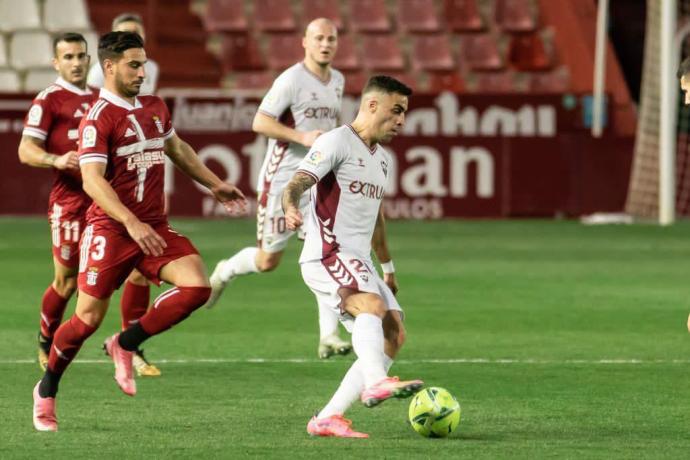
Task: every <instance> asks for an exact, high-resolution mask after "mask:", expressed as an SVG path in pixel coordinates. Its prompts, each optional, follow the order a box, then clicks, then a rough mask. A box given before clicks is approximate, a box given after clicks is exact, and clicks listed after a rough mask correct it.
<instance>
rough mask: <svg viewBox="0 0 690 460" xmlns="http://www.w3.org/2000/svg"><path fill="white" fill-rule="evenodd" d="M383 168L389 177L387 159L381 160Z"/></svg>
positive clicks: (385, 174) (384, 173)
mask: <svg viewBox="0 0 690 460" xmlns="http://www.w3.org/2000/svg"><path fill="white" fill-rule="evenodd" d="M381 169H383V175H384V176H386V177H388V163H386V162H385V161H382V162H381Z"/></svg>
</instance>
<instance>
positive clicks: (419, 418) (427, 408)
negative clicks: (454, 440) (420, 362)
mask: <svg viewBox="0 0 690 460" xmlns="http://www.w3.org/2000/svg"><path fill="white" fill-rule="evenodd" d="M409 418H410V424H411V425H412V428H413V429H414V430H415V431H416V432H417V433H419V434H421V435H422V436H425V437H427V438H445V437H446V436H448V435H449V434H450V433H452V432H453V430H455V429H456V428H457V427H458V424H459V423H460V403H458V400H457V399H455V396H453V395H452V394H450V393H449V392H448V390H446V389H444V388H438V387H430V388H424V389H423V390H421V391H420V392H419V393H417V394H416V395H414V398H412V401H411V402H410V410H409Z"/></svg>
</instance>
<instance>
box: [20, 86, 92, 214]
mask: <svg viewBox="0 0 690 460" xmlns="http://www.w3.org/2000/svg"><path fill="white" fill-rule="evenodd" d="M96 97H97V95H96V93H95V92H94V91H91V89H89V88H87V89H81V88H79V87H77V86H74V85H72V84H71V83H68V82H67V81H65V80H64V79H62V78H58V79H57V81H56V82H55V84H53V85H50V86H49V87H48V88H46V89H44V90H43V91H41V92H40V93H38V95H37V96H36V98H35V99H34V101H33V104H32V106H31V109H29V112H28V113H27V115H26V119H25V120H24V131H23V132H22V135H24V136H30V137H33V138H36V139H40V140H42V141H44V148H45V150H46V151H47V152H49V153H52V154H55V155H64V154H65V153H67V152H69V151H71V150H77V140H78V139H79V134H78V129H79V122H80V121H81V120H82V118H84V116H85V115H86V113H87V112H88V110H89V106H90V105H91V104H92V103H93V102H94V101H95V100H96ZM53 171H54V177H55V179H54V181H53V188H52V190H51V192H50V202H51V206H52V203H55V202H59V203H60V204H61V205H63V206H66V207H69V208H71V209H78V208H80V207H83V206H88V205H89V204H90V203H91V199H90V198H89V197H88V196H87V195H86V193H84V191H83V190H82V187H81V176H80V175H79V171H60V170H58V169H54V170H53Z"/></svg>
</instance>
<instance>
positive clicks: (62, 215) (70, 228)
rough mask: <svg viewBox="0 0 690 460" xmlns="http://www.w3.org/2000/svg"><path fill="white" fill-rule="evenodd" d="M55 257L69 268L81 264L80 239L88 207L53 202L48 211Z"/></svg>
mask: <svg viewBox="0 0 690 460" xmlns="http://www.w3.org/2000/svg"><path fill="white" fill-rule="evenodd" d="M48 220H49V221H50V230H51V234H52V239H53V257H54V258H55V260H57V261H59V262H60V264H62V265H64V266H65V267H68V268H77V267H78V266H79V239H80V237H81V233H82V231H83V230H84V226H85V225H86V207H84V205H83V204H80V205H79V206H76V207H75V206H70V205H68V204H64V203H60V202H57V201H55V202H52V203H51V204H50V210H49V211H48Z"/></svg>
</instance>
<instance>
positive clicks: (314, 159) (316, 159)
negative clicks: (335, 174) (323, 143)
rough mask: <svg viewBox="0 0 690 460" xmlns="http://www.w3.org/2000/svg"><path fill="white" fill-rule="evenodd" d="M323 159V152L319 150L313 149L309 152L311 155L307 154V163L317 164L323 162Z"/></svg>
mask: <svg viewBox="0 0 690 460" xmlns="http://www.w3.org/2000/svg"><path fill="white" fill-rule="evenodd" d="M321 160H323V154H321V152H319V151H318V150H312V151H311V152H309V155H307V163H309V164H311V165H314V166H316V165H318V164H319V163H321Z"/></svg>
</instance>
